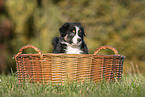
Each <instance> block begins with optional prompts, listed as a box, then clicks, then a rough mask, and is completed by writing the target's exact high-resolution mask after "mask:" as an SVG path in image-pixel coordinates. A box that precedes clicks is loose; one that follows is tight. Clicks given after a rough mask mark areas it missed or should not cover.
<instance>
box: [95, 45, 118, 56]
mask: <svg viewBox="0 0 145 97" xmlns="http://www.w3.org/2000/svg"><path fill="white" fill-rule="evenodd" d="M101 49H111V50H112V51H114V54H115V55H119V54H118V51H117V49H116V48H113V47H111V46H107V45H105V46H101V47H99V48H97V49H96V50H95V52H94V54H93V55H97V54H98V52H99V51H100V50H101Z"/></svg>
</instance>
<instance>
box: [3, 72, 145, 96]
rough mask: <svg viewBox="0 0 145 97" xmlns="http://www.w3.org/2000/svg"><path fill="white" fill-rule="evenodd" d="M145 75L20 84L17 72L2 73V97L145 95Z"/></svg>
mask: <svg viewBox="0 0 145 97" xmlns="http://www.w3.org/2000/svg"><path fill="white" fill-rule="evenodd" d="M144 95H145V77H143V76H137V75H134V76H133V75H130V76H123V80H122V81H121V82H113V83H108V82H104V83H93V82H89V83H71V84H65V85H53V86H52V84H44V85H42V84H30V83H26V84H23V85H20V84H19V83H18V80H17V76H16V75H15V74H12V75H9V76H5V75H0V96H1V97H116V96H117V97H143V96H144Z"/></svg>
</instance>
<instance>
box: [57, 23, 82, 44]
mask: <svg viewBox="0 0 145 97" xmlns="http://www.w3.org/2000/svg"><path fill="white" fill-rule="evenodd" d="M59 31H60V35H61V37H63V40H64V41H65V42H67V43H69V44H72V45H78V44H80V43H81V42H82V41H83V36H85V32H84V29H83V27H82V26H81V24H80V23H64V24H63V25H62V27H60V28H59Z"/></svg>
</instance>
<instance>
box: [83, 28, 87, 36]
mask: <svg viewBox="0 0 145 97" xmlns="http://www.w3.org/2000/svg"><path fill="white" fill-rule="evenodd" d="M82 33H83V35H84V36H86V34H85V31H84V29H83V28H82Z"/></svg>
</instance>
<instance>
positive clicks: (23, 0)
mask: <svg viewBox="0 0 145 97" xmlns="http://www.w3.org/2000/svg"><path fill="white" fill-rule="evenodd" d="M38 1H39V2H38ZM5 9H6V13H7V14H8V18H9V19H10V21H11V22H12V27H13V30H12V34H13V37H12V38H10V39H9V42H8V43H9V44H10V46H9V48H10V49H12V50H13V51H12V52H11V54H10V56H13V55H14V54H16V53H18V50H19V48H20V47H22V46H24V45H28V44H32V45H35V46H36V47H38V48H40V50H42V51H43V53H47V52H52V48H53V47H52V45H51V40H52V38H53V37H55V36H58V35H59V31H58V29H59V27H60V26H61V25H62V24H63V23H64V22H81V23H82V25H83V26H84V28H85V32H86V35H87V36H86V38H85V40H86V42H87V45H88V48H89V52H90V53H94V51H95V49H96V48H97V47H99V46H102V45H110V46H113V47H115V48H116V49H117V50H118V52H119V53H120V54H121V55H125V56H126V60H127V61H128V60H134V59H135V60H136V62H138V61H140V62H144V60H145V52H144V50H145V27H144V23H145V19H144V17H145V1H144V0H5ZM1 16H2V15H1ZM105 54H106V53H105ZM109 54H110V53H109ZM126 60H125V61H126ZM144 63H145V62H144ZM144 63H143V64H144ZM10 64H12V63H10ZM13 64H14V63H13ZM125 64H126V65H129V64H127V63H125ZM139 67H140V68H141V67H144V66H142V64H139ZM144 68H145V67H144ZM141 72H143V71H141Z"/></svg>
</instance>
